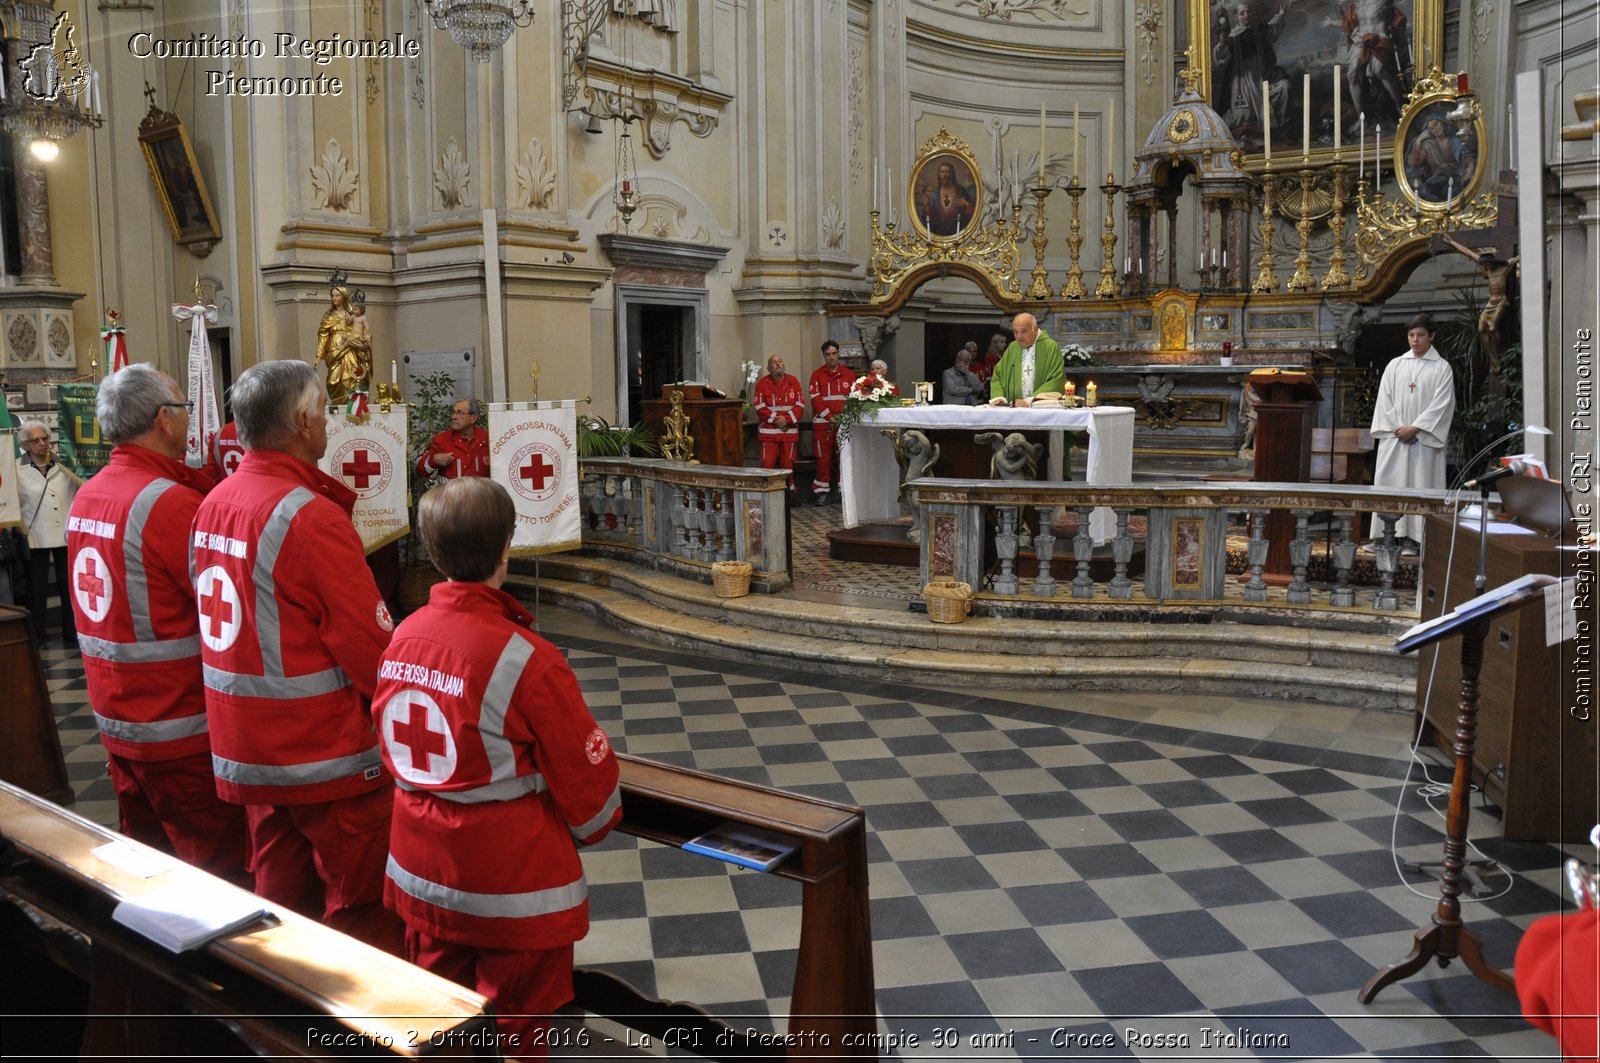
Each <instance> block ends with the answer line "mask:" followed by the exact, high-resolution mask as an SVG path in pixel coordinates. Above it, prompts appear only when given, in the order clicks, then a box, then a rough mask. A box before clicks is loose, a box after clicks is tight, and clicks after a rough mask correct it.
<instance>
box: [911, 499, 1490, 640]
mask: <svg viewBox="0 0 1600 1063" xmlns="http://www.w3.org/2000/svg"><path fill="white" fill-rule="evenodd" d="M910 494H911V499H912V509H913V514H914V517H913V519H914V520H915V522H916V525H917V527H918V529H919V531H920V535H921V543H922V552H921V563H922V580H923V583H924V584H926V583H927V582H928V581H930V580H936V579H956V580H960V581H962V582H964V583H967V584H968V585H969V586H971V587H972V588H973V590H974V591H975V592H977V594H978V596H979V601H980V602H981V601H982V600H985V599H987V600H989V601H990V602H991V603H993V604H994V605H996V606H997V607H1003V608H1005V609H1006V610H1007V611H1008V612H1013V613H1014V612H1017V611H1018V610H1019V609H1025V608H1026V605H1025V603H1028V602H1032V603H1036V604H1038V605H1040V606H1041V607H1042V608H1041V612H1048V611H1059V609H1060V608H1061V606H1063V605H1068V606H1070V605H1071V604H1072V603H1073V602H1074V601H1076V602H1078V603H1087V602H1089V601H1092V600H1098V601H1099V602H1101V603H1102V604H1104V603H1113V602H1129V603H1135V604H1140V605H1145V606H1179V607H1192V606H1197V605H1202V604H1206V603H1209V604H1220V603H1223V602H1226V603H1227V604H1228V605H1229V606H1231V607H1240V608H1246V609H1248V608H1251V607H1256V606H1259V607H1261V608H1275V607H1281V606H1309V607H1318V608H1335V609H1354V610H1357V611H1360V612H1367V613H1377V614H1398V613H1399V610H1400V602H1401V596H1400V594H1399V593H1398V592H1397V591H1396V588H1395V576H1396V574H1397V573H1398V572H1399V570H1400V558H1401V544H1400V542H1399V541H1398V540H1397V539H1396V537H1395V523H1396V521H1397V520H1398V519H1399V518H1400V517H1402V516H1406V515H1410V514H1427V513H1444V512H1448V511H1450V510H1451V509H1452V508H1454V504H1455V501H1456V496H1455V494H1454V493H1452V492H1446V491H1419V492H1411V493H1405V494H1402V493H1391V492H1387V491H1384V490H1380V489H1376V488H1371V487H1360V486H1347V485H1340V484H1335V485H1326V484H1322V485H1310V484H1294V483H1255V482H1215V483H1211V482H1203V481H1171V482H1150V483H1138V484H1122V485H1117V484H1076V483H1034V484H1017V483H1006V482H1001V481H993V480H948V479H937V478H928V479H922V480H916V481H913V482H912V483H911V485H910ZM1100 506H1104V507H1107V508H1109V509H1111V511H1112V512H1113V513H1114V514H1115V518H1116V532H1115V534H1114V536H1113V537H1112V539H1111V540H1110V542H1109V543H1108V544H1107V546H1108V547H1109V554H1110V564H1109V571H1110V573H1111V574H1110V576H1109V578H1105V579H1102V580H1098V581H1097V580H1096V578H1095V577H1094V574H1093V573H1092V571H1091V562H1092V561H1093V560H1094V558H1095V543H1094V540H1093V539H1091V538H1090V536H1089V533H1088V527H1089V521H1088V516H1089V514H1090V512H1092V511H1093V510H1094V509H1095V508H1096V507H1100ZM1275 509H1284V510H1288V511H1289V512H1290V513H1292V514H1293V515H1294V527H1295V533H1294V538H1293V539H1292V540H1291V542H1290V543H1289V558H1290V563H1291V565H1292V572H1291V573H1288V574H1286V576H1287V581H1285V580H1284V579H1278V580H1272V579H1270V577H1269V578H1264V575H1265V573H1264V569H1265V565H1266V561H1267V553H1268V548H1269V545H1270V544H1269V542H1268V540H1267V538H1266V535H1267V531H1266V529H1267V524H1268V522H1267V515H1268V514H1269V513H1270V512H1271V511H1273V510H1275ZM1062 510H1067V511H1071V512H1074V513H1076V514H1077V517H1078V522H1077V527H1078V532H1077V535H1076V537H1075V538H1071V539H1066V540H1063V539H1061V538H1060V537H1058V536H1057V535H1055V533H1054V531H1053V526H1054V524H1055V518H1056V516H1057V514H1058V513H1060V512H1061V511H1062ZM1314 514H1315V515H1322V516H1323V517H1324V519H1325V520H1326V521H1327V522H1328V525H1329V528H1330V532H1324V531H1321V530H1319V531H1317V532H1316V533H1315V535H1314V536H1313V534H1312V532H1311V531H1310V524H1311V520H1312V517H1313V515H1314ZM1374 514H1375V515H1377V516H1378V518H1379V519H1380V523H1381V525H1382V527H1383V532H1384V533H1383V535H1382V536H1381V537H1380V538H1378V539H1376V540H1375V541H1374V542H1373V544H1372V546H1371V550H1372V558H1373V562H1374V568H1375V569H1376V574H1377V580H1378V582H1377V585H1376V587H1357V586H1355V584H1354V583H1353V582H1352V578H1351V577H1352V570H1353V569H1354V568H1355V565H1356V561H1357V550H1358V542H1359V539H1360V538H1361V536H1362V534H1363V532H1364V531H1365V529H1366V528H1367V527H1368V525H1369V520H1370V517H1371V516H1372V515H1374ZM1134 516H1141V517H1143V518H1145V529H1146V530H1145V533H1144V536H1143V538H1142V540H1140V539H1137V538H1136V537H1135V536H1134V535H1133V534H1132V533H1131V532H1130V522H1131V519H1132V518H1133V517H1134ZM1230 523H1231V524H1232V525H1233V526H1234V528H1235V529H1236V531H1235V534H1240V532H1239V529H1243V535H1244V536H1245V544H1244V549H1245V555H1246V565H1247V572H1246V573H1245V574H1244V575H1243V576H1242V577H1241V576H1239V575H1230V574H1229V573H1228V572H1227V548H1228V543H1227V538H1228V532H1229V526H1230ZM1030 527H1032V528H1037V529H1038V531H1037V532H1032V533H1030V530H1029V529H1030ZM1325 535H1330V536H1331V540H1332V542H1331V548H1330V550H1329V553H1330V555H1331V556H1330V567H1331V571H1332V579H1331V580H1329V581H1327V582H1325V583H1319V584H1318V585H1315V586H1314V585H1313V584H1312V582H1311V581H1310V580H1309V578H1308V570H1309V568H1310V565H1311V558H1312V553H1313V541H1314V539H1315V540H1318V541H1320V540H1322V539H1323V537H1324V536H1325ZM1141 543H1142V545H1143V547H1144V574H1143V580H1142V586H1138V585H1137V581H1136V580H1135V578H1134V577H1133V576H1131V575H1130V571H1129V568H1130V562H1131V561H1132V560H1133V558H1134V556H1135V552H1136V546H1137V545H1139V544H1141ZM1447 546H1448V544H1445V543H1441V544H1437V545H1436V548H1437V549H1444V548H1446V547H1447ZM1423 548H1424V549H1427V548H1428V547H1427V544H1424V546H1423ZM1029 550H1031V552H1032V554H1033V556H1034V558H1035V559H1037V560H1038V561H1039V564H1038V566H1037V567H1038V575H1036V576H1034V577H1033V578H1032V579H1025V578H1023V577H1022V575H1021V574H1020V571H1019V558H1020V557H1021V556H1022V554H1023V552H1024V551H1029ZM1052 558H1053V559H1054V563H1053V564H1052V563H1051V561H1052ZM1464 563H1465V562H1464ZM1052 570H1053V571H1052ZM1062 576H1067V577H1070V578H1068V579H1064V580H1063V579H1059V578H1058V577H1062ZM980 608H981V607H980ZM1408 608H1409V610H1410V611H1411V612H1415V611H1416V609H1417V606H1416V604H1415V602H1411V603H1409V604H1408Z"/></svg>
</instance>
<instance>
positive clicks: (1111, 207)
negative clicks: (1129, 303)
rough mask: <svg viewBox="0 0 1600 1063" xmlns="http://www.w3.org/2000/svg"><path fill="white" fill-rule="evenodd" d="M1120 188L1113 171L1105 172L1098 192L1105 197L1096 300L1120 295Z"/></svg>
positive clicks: (1095, 289)
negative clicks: (1104, 179)
mask: <svg viewBox="0 0 1600 1063" xmlns="http://www.w3.org/2000/svg"><path fill="white" fill-rule="evenodd" d="M1121 190H1122V189H1121V186H1119V185H1118V184H1117V175H1116V173H1115V172H1114V171H1107V173H1106V183H1105V184H1103V185H1101V186H1100V191H1101V192H1104V193H1105V197H1106V221H1105V228H1104V231H1102V232H1101V233H1100V255H1101V261H1100V283H1099V284H1097V285H1095V286H1094V297H1095V298H1096V299H1115V298H1116V297H1117V296H1118V295H1119V294H1121V291H1122V286H1121V285H1119V284H1118V283H1117V220H1116V211H1115V208H1116V203H1117V193H1118V192H1120V191H1121Z"/></svg>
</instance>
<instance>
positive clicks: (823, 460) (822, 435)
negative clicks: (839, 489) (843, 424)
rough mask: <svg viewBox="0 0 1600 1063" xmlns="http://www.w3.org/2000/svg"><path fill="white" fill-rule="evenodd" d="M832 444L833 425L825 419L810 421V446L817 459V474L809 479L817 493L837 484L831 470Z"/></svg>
mask: <svg viewBox="0 0 1600 1063" xmlns="http://www.w3.org/2000/svg"><path fill="white" fill-rule="evenodd" d="M833 444H834V434H833V425H831V424H829V423H828V422H827V421H812V422H811V447H812V450H813V451H814V454H813V456H814V457H815V458H816V459H817V474H816V477H815V478H814V479H813V480H812V481H811V489H812V490H813V491H815V492H817V493H818V494H821V493H822V492H824V491H826V490H828V488H830V487H834V486H837V484H836V483H835V480H834V475H835V474H834V471H833Z"/></svg>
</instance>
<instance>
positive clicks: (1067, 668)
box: [507, 555, 1416, 711]
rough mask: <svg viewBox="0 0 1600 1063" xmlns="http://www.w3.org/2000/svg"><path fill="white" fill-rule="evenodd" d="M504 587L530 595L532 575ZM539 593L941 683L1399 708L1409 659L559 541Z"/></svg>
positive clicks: (649, 629) (667, 640)
mask: <svg viewBox="0 0 1600 1063" xmlns="http://www.w3.org/2000/svg"><path fill="white" fill-rule="evenodd" d="M507 589H508V590H509V591H511V592H512V593H514V594H518V595H520V596H523V597H526V598H530V599H531V598H533V597H534V594H535V590H534V581H533V580H532V579H531V578H529V577H528V576H526V575H515V576H513V578H512V579H511V580H510V581H509V582H508V584H507ZM537 593H538V595H539V596H540V597H541V598H543V599H544V600H546V601H550V602H554V603H559V604H561V605H564V606H567V607H570V608H575V609H578V610H580V611H583V612H586V613H589V614H591V615H594V616H597V617H600V618H603V619H607V620H609V621H611V622H614V623H617V624H618V625H622V626H626V627H627V628H628V630H629V631H630V632H634V633H637V634H638V635H640V636H641V637H644V638H646V639H648V640H650V641H652V642H656V643H658V644H661V645H665V646H670V647H672V648H674V649H679V650H684V651H688V652H707V653H711V654H713V655H715V656H723V657H731V658H733V659H736V660H741V661H748V662H756V663H772V664H774V665H781V666H787V667H795V668H804V669H808V670H813V671H820V672H824V673H827V674H834V675H855V676H871V677H876V678H892V679H895V680H900V681H906V682H918V683H927V684H933V685H945V686H964V685H967V684H970V683H982V684H984V685H987V686H994V687H1005V688H1011V689H1019V690H1027V689H1054V690H1068V689H1076V690H1086V691H1094V690H1106V691H1136V690H1150V691H1160V692H1164V693H1185V692H1187V693H1193V694H1225V695H1232V696H1238V697H1269V698H1280V699H1287V700H1296V701H1315V702H1323V703H1328V704H1334V705H1341V706H1346V707H1353V708H1372V709H1385V710H1390V711H1410V708H1411V703H1412V697H1413V692H1414V689H1415V682H1416V679H1415V667H1416V666H1415V661H1414V659H1413V658H1411V657H1400V656H1399V655H1397V654H1395V653H1394V650H1393V645H1394V642H1393V636H1392V635H1390V634H1387V633H1383V634H1377V633H1368V632H1351V631H1333V632H1330V631H1324V630H1318V629H1312V628H1293V627H1287V626H1275V625H1261V624H1215V623H1213V624H1124V623H1115V622H1108V621H1100V622H1049V623H1040V622H1037V621H1020V620H1004V619H994V618H987V617H975V618H972V619H969V620H967V621H966V622H965V623H962V624H954V625H942V624H934V623H932V622H931V621H929V620H928V618H927V617H926V616H925V615H922V614H913V613H909V612H898V611H888V610H873V609H860V608H851V607H847V606H837V605H829V604H823V603H818V602H810V601H801V600H797V599H794V598H788V597H783V596H765V595H751V596H748V597H745V598H737V599H719V598H717V597H715V596H714V595H713V594H712V593H711V589H710V588H709V587H707V586H705V585H704V584H701V583H698V582H695V581H691V580H684V579H680V578H677V577H674V576H668V575H663V574H661V573H657V572H653V571H649V570H642V569H639V568H636V567H634V566H629V565H626V564H619V563H616V562H608V561H602V560H598V559H593V558H582V557H573V556H571V555H567V556H565V557H563V558H562V559H561V560H559V561H556V560H553V559H551V558H546V559H544V561H543V563H542V567H541V571H540V578H539V581H538V592H537Z"/></svg>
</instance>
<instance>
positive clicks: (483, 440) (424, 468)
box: [417, 399, 489, 480]
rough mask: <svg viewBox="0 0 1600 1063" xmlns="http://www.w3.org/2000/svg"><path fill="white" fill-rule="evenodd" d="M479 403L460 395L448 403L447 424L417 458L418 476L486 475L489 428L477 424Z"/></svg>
mask: <svg viewBox="0 0 1600 1063" xmlns="http://www.w3.org/2000/svg"><path fill="white" fill-rule="evenodd" d="M482 414H483V403H481V402H479V401H478V400H477V399H462V400H460V401H459V402H457V403H456V404H455V405H454V406H452V407H450V427H449V428H446V429H445V430H444V431H443V432H440V433H439V434H438V435H436V436H434V437H433V439H432V440H430V441H429V443H428V449H426V450H424V451H423V452H422V456H421V457H419V458H418V459H417V475H418V476H443V477H444V478H445V479H447V480H454V479H455V478H456V477H457V476H488V475H489V431H488V429H486V428H483V427H481V426H479V424H478V418H479V417H480V416H481V415H482Z"/></svg>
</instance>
